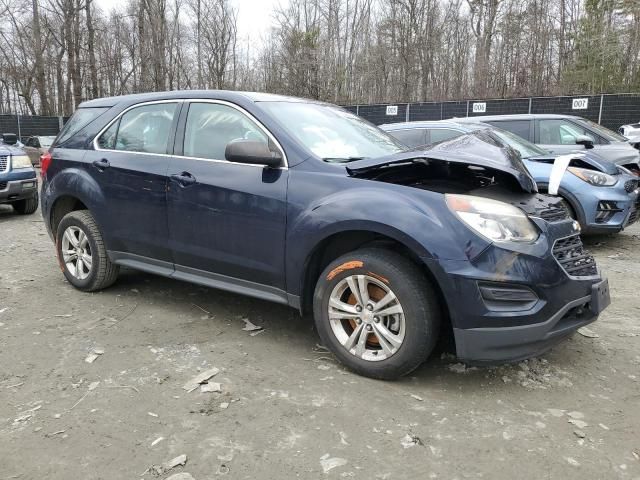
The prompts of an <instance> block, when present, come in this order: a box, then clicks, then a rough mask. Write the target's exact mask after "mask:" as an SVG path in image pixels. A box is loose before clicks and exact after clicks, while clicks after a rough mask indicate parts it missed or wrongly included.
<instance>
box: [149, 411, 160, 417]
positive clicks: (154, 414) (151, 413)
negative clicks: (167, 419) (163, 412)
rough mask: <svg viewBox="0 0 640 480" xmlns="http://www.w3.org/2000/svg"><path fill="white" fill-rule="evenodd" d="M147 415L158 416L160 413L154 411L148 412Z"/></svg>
mask: <svg viewBox="0 0 640 480" xmlns="http://www.w3.org/2000/svg"><path fill="white" fill-rule="evenodd" d="M147 415H149V416H150V417H156V418H157V417H158V414H157V413H153V412H147Z"/></svg>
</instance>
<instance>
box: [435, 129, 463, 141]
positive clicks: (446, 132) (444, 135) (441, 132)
mask: <svg viewBox="0 0 640 480" xmlns="http://www.w3.org/2000/svg"><path fill="white" fill-rule="evenodd" d="M460 135H462V133H460V132H458V131H457V130H451V129H449V128H434V129H432V130H429V137H430V138H429V143H438V142H444V141H445V140H449V139H450V138H456V137H459V136H460Z"/></svg>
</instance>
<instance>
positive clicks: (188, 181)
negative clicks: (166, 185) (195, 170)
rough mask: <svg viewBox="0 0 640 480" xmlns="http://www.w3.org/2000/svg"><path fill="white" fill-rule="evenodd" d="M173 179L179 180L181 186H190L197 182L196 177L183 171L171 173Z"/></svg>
mask: <svg viewBox="0 0 640 480" xmlns="http://www.w3.org/2000/svg"><path fill="white" fill-rule="evenodd" d="M171 180H173V181H174V182H177V183H178V184H179V185H180V186H181V187H188V186H189V185H193V184H194V183H196V177H194V176H193V175H191V174H190V173H189V172H182V173H177V174H173V175H171Z"/></svg>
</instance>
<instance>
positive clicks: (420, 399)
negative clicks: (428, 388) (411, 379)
mask: <svg viewBox="0 0 640 480" xmlns="http://www.w3.org/2000/svg"><path fill="white" fill-rule="evenodd" d="M411 398H413V399H414V400H418V401H419V402H422V401H423V400H424V399H423V398H422V397H421V396H420V395H416V394H414V393H412V394H411Z"/></svg>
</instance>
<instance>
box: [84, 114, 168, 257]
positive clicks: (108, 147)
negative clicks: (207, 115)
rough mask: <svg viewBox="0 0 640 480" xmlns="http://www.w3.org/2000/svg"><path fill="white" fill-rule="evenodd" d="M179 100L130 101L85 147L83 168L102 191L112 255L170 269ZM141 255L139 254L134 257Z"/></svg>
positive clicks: (103, 220)
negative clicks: (169, 196)
mask: <svg viewBox="0 0 640 480" xmlns="http://www.w3.org/2000/svg"><path fill="white" fill-rule="evenodd" d="M179 107H180V102H174V101H172V102H156V103H149V104H142V105H138V106H135V107H133V108H131V109H129V110H127V111H125V113H124V114H123V115H122V116H121V117H119V118H118V119H117V120H116V121H115V122H113V123H112V124H111V125H110V126H109V127H108V128H107V129H106V130H105V131H104V132H103V133H102V134H101V135H100V136H99V137H98V139H97V140H96V145H95V146H96V148H95V150H89V151H87V155H86V157H85V161H86V168H87V170H88V171H89V172H91V175H92V176H93V177H94V178H95V180H96V182H97V183H98V184H99V185H100V186H101V188H102V191H103V193H104V196H105V200H104V204H105V205H106V208H105V211H104V212H97V213H98V214H99V215H100V218H101V223H102V225H101V226H102V228H103V230H104V232H103V233H104V235H105V238H106V239H107V245H108V248H109V250H110V251H111V252H112V256H115V257H116V258H118V259H125V260H128V261H129V262H130V263H131V262H135V261H136V259H137V260H139V261H143V262H150V261H152V260H151V259H153V262H154V263H157V264H158V266H165V267H166V268H169V269H171V270H172V269H173V265H172V259H171V251H170V249H169V247H168V229H167V203H166V189H167V169H168V167H169V160H170V158H171V157H170V156H169V149H170V148H172V146H173V138H174V136H175V135H174V133H173V132H174V131H175V124H176V123H177V118H178V113H179ZM139 257H143V258H139Z"/></svg>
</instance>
